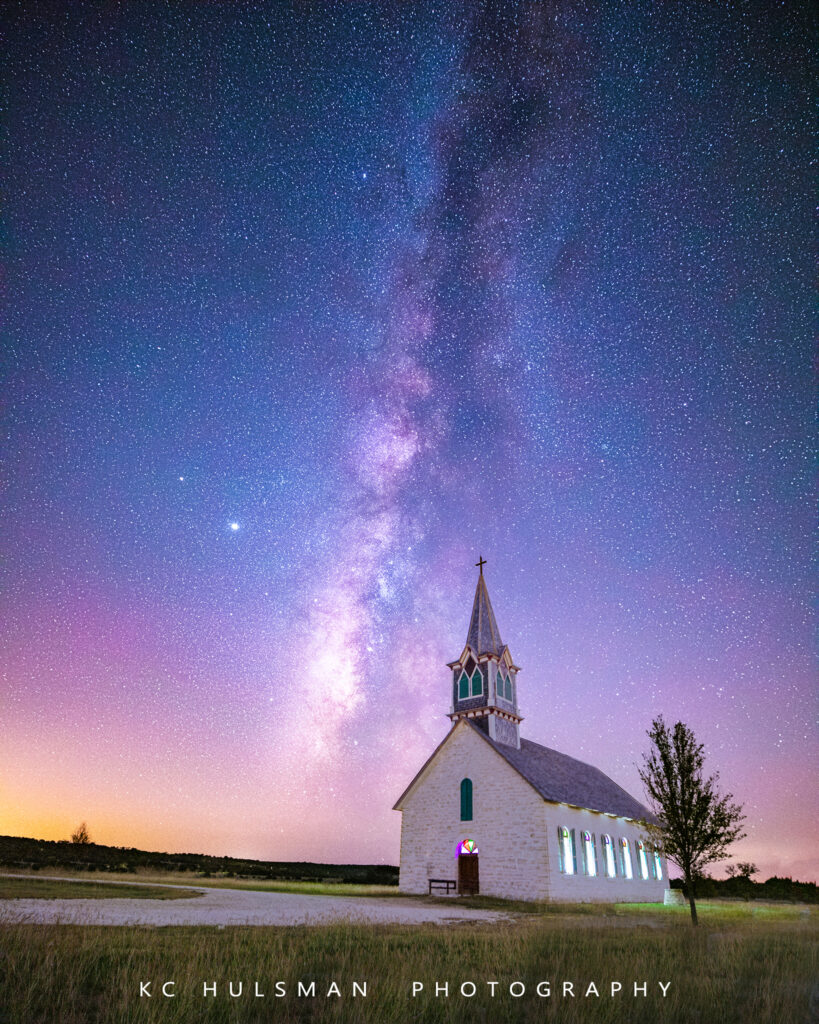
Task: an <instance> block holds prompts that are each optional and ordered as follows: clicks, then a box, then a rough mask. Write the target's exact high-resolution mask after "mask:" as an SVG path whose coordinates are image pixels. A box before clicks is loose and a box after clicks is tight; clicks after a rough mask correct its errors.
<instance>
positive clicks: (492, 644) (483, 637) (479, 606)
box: [466, 558, 504, 655]
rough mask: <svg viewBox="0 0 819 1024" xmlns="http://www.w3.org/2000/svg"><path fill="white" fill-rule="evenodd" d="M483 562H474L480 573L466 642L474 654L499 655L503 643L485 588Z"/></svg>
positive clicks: (481, 560) (482, 560)
mask: <svg viewBox="0 0 819 1024" xmlns="http://www.w3.org/2000/svg"><path fill="white" fill-rule="evenodd" d="M485 564H486V563H485V561H484V559H483V558H481V559H480V561H479V562H477V563H476V565H477V566H478V568H479V569H480V575H479V576H478V585H477V587H476V588H475V601H474V603H473V605H472V618H471V619H470V620H469V631H468V632H467V634H466V642H467V644H468V645H469V646H470V647H471V648H472V650H473V651H474V652H475V653H476V654H498V655H499V654H501V652H502V651H503V648H504V643H503V641H502V640H501V635H500V630H499V629H498V623H497V621H496V620H495V613H494V612H493V611H492V602H491V601H490V600H489V591H488V590H487V589H486V580H485V579H484V576H483V567H484V565H485Z"/></svg>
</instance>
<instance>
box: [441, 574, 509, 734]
mask: <svg viewBox="0 0 819 1024" xmlns="http://www.w3.org/2000/svg"><path fill="white" fill-rule="evenodd" d="M484 565H486V562H485V561H484V559H483V558H481V559H480V560H479V561H478V562H477V566H478V568H479V569H480V573H479V575H478V585H477V586H476V587H475V600H474V602H473V604H472V616H471V618H470V620H469V629H468V630H467V634H466V645H465V646H464V649H463V651H461V655H460V657H459V658H458V659H457V660H456V661H451V662H450V663H449V664H448V665H447V668H449V669H451V670H452V709H451V710H450V712H449V717H450V719H451V721H452V722H457V721H459V720H460V719H462V718H467V719H470V720H471V721H473V722H474V723H475V725H477V727H478V728H479V729H482V730H483V731H484V732H485V733H486V734H487V736H489V737H490V738H491V739H493V740H496V741H497V742H498V743H505V744H507V746H510V747H516V748H518V749H520V723H521V722H522V721H523V719H522V718H521V716H520V715H519V714H518V708H517V675H518V672H520V668H519V667H518V666H517V665H516V664H515V663H514V661H513V660H512V655H511V653H510V651H509V648H508V647H507V646H506V644H505V643H504V642H503V641H502V640H501V635H500V630H499V629H498V623H497V621H496V620H495V613H494V611H493V610H492V602H491V601H490V600H489V591H488V590H487V589H486V579H485V578H484V575H483V567H484Z"/></svg>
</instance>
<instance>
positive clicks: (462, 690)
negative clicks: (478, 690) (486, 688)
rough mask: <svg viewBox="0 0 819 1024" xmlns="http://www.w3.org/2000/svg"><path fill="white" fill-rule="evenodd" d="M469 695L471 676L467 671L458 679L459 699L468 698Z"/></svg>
mask: <svg viewBox="0 0 819 1024" xmlns="http://www.w3.org/2000/svg"><path fill="white" fill-rule="evenodd" d="M468 696H469V676H468V675H467V674H466V672H463V673H462V674H461V678H460V679H459V680H458V700H466V698H467V697H468Z"/></svg>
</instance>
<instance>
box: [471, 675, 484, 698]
mask: <svg viewBox="0 0 819 1024" xmlns="http://www.w3.org/2000/svg"><path fill="white" fill-rule="evenodd" d="M482 693H483V676H482V675H481V670H480V669H479V668H476V669H475V671H474V672H473V673H472V696H473V697H480V695H481V694H482Z"/></svg>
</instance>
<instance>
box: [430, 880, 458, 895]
mask: <svg viewBox="0 0 819 1024" xmlns="http://www.w3.org/2000/svg"><path fill="white" fill-rule="evenodd" d="M457 888H458V883H457V882H456V881H455V879H454V878H430V879H429V894H430V896H431V895H432V890H433V889H443V891H444V892H447V893H449V892H455V890H456V889H457Z"/></svg>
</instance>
